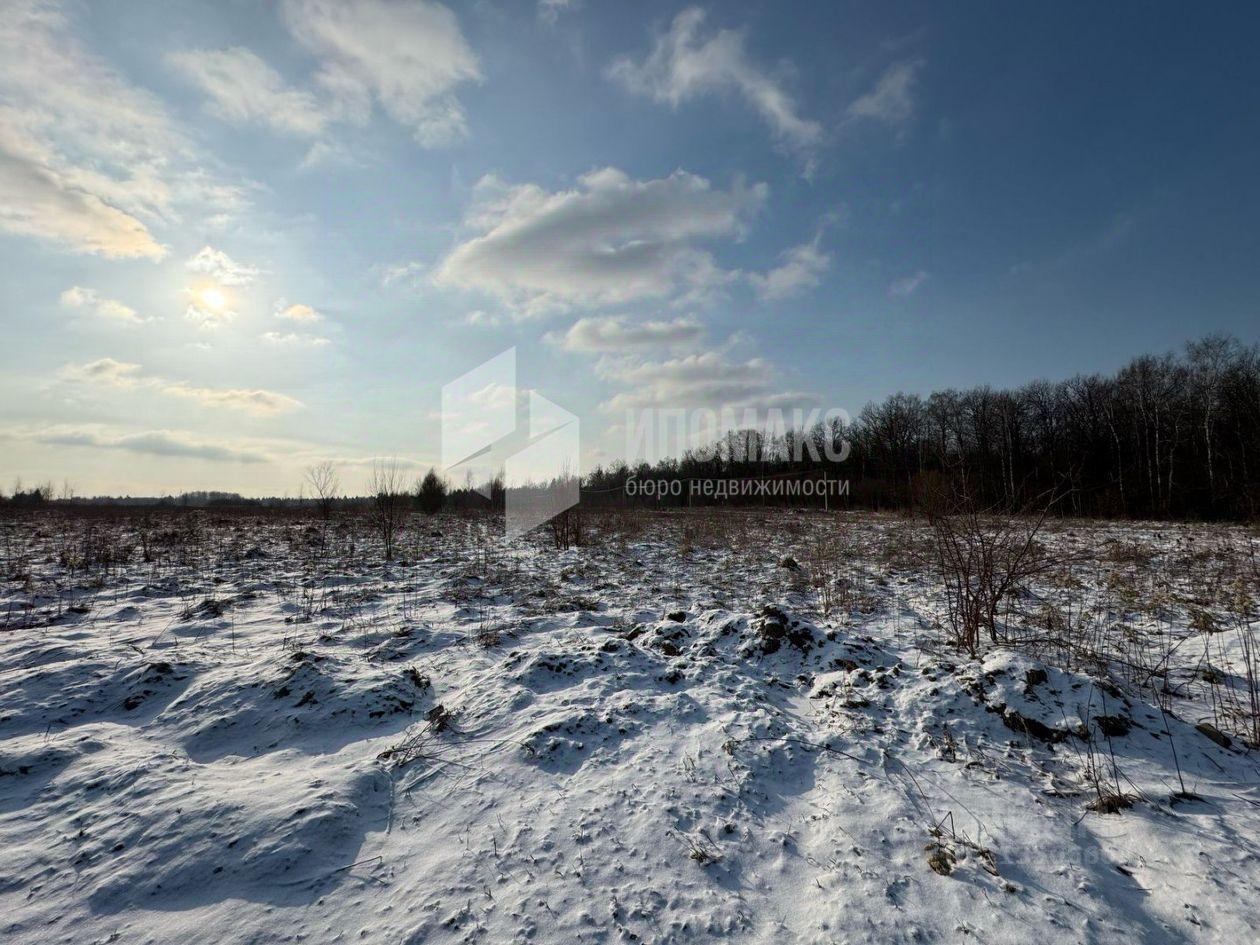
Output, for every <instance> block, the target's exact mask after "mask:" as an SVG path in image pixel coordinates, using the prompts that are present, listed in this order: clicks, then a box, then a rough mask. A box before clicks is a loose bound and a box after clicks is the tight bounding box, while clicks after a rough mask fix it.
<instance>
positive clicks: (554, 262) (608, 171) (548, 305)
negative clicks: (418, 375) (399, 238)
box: [433, 167, 767, 316]
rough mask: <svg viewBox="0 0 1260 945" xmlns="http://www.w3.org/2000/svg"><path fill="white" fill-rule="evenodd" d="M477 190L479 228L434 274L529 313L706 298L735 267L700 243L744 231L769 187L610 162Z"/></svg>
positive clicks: (474, 221) (490, 181)
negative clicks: (652, 172) (554, 182)
mask: <svg viewBox="0 0 1260 945" xmlns="http://www.w3.org/2000/svg"><path fill="white" fill-rule="evenodd" d="M476 194H477V196H476V199H475V201H474V205H473V207H472V209H471V210H470V211H469V213H468V215H467V217H466V219H465V223H466V225H467V226H468V227H469V228H470V229H471V230H474V231H476V232H477V235H476V236H474V237H473V238H471V239H469V240H467V241H466V242H464V243H461V244H460V245H458V246H457V247H456V248H455V249H454V250H452V251H451V253H450V254H449V255H447V256H446V258H445V259H443V260H442V261H441V262H440V263H439V265H438V266H437V267H436V269H435V271H434V273H433V280H434V281H435V282H436V283H437V284H438V285H444V286H450V287H455V288H462V289H473V290H477V291H480V292H483V293H486V294H488V295H492V296H495V297H497V298H498V299H500V300H501V301H502V302H503V303H504V304H506V305H508V306H510V307H511V308H512V309H513V310H514V312H515V313H516V314H517V315H523V316H528V315H534V314H539V313H543V312H548V311H555V310H565V309H568V308H570V307H572V306H574V305H586V306H606V305H617V304H622V303H626V302H633V301H637V300H642V299H661V298H672V299H673V300H675V301H694V300H696V299H697V298H701V297H703V296H704V295H706V294H707V293H709V292H710V291H711V290H713V289H714V288H716V287H717V286H719V285H721V284H722V283H724V282H728V281H730V280H731V279H732V278H734V277H735V274H734V273H729V272H725V271H723V270H722V269H720V268H719V267H718V266H717V264H716V263H715V262H714V259H713V256H712V255H711V254H710V253H709V252H708V251H707V250H705V249H702V248H700V246H699V245H697V244H698V243H699V242H700V241H701V240H706V239H713V238H718V237H726V238H732V239H734V238H739V237H741V236H742V235H743V233H744V232H745V229H746V224H747V220H748V218H749V217H751V216H752V215H753V214H755V213H756V212H757V211H758V210H759V209H760V207H761V206H762V204H763V203H764V201H765V198H766V194H767V188H766V187H765V185H764V184H756V185H753V186H745V185H743V184H742V183H741V182H737V183H736V184H735V186H733V187H732V189H731V190H729V191H723V190H717V189H714V188H713V187H712V186H710V184H709V182H708V181H707V180H705V179H704V178H703V177H697V176H696V175H694V174H689V173H687V172H686V171H681V170H679V171H675V172H674V173H673V174H671V175H670V176H668V177H664V178H659V179H656V180H648V181H638V180H634V179H632V178H631V177H629V176H628V175H626V174H625V173H624V172H622V171H620V170H617V169H616V168H612V167H606V168H603V169H601V170H596V171H592V172H590V173H589V174H586V175H585V176H583V177H581V178H579V179H578V185H577V187H575V188H574V189H571V190H564V191H559V192H556V193H549V192H547V191H545V190H543V189H542V188H541V187H539V186H538V185H536V184H525V185H521V186H516V187H510V186H507V185H505V184H503V183H502V182H500V181H499V180H498V179H496V178H493V177H488V178H483V179H482V181H481V182H480V183H479V184H478V185H477V191H476Z"/></svg>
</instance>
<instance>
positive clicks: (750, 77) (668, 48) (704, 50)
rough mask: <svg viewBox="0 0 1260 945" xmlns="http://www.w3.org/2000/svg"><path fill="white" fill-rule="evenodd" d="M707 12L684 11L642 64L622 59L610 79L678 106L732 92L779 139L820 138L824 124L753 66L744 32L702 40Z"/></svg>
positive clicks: (803, 142) (807, 142) (810, 141)
mask: <svg viewBox="0 0 1260 945" xmlns="http://www.w3.org/2000/svg"><path fill="white" fill-rule="evenodd" d="M704 17H705V13H704V11H703V10H701V9H700V8H699V7H690V8H688V9H686V10H683V11H682V12H681V13H679V14H678V15H677V16H676V17H674V22H673V24H672V25H671V26H670V28H669V31H668V32H667V33H665V34H664V35H661V36H658V37H656V41H655V43H654V45H653V47H652V50H651V52H650V53H648V56H647V58H646V59H644V60H642V61H641V62H636V61H635V60H633V59H631V58H629V57H626V56H623V57H620V58H618V59H616V60H615V61H614V62H613V63H612V65H611V66H610V67H609V69H608V75H609V77H610V78H612V79H614V80H616V81H618V82H620V83H621V84H622V85H624V86H625V87H626V88H627V89H629V90H631V91H632V92H637V93H639V94H641V95H646V96H648V97H649V98H651V99H652V100H653V101H656V102H660V103H662V104H667V105H669V106H671V107H673V108H677V107H678V106H679V105H680V104H682V103H684V102H688V101H691V100H693V99H696V98H699V97H701V96H704V95H709V94H713V93H716V92H723V91H728V90H729V91H734V92H737V93H738V94H740V95H741V96H743V98H744V99H745V100H746V101H747V102H748V104H749V105H750V106H751V107H752V108H753V109H754V110H755V111H756V112H757V113H758V114H759V115H760V116H761V118H762V120H763V121H765V122H766V124H768V125H769V126H770V129H771V131H772V132H773V133H774V135H775V137H776V138H777V139H778V140H779V141H781V142H783V143H785V144H789V145H792V146H794V147H798V148H810V147H813V146H815V145H817V144H818V143H819V142H820V141H821V138H822V126H821V125H820V124H819V123H818V122H816V121H813V120H811V119H808V118H803V117H801V116H800V114H798V112H797V107H796V103H795V102H793V100H792V97H791V96H790V95H789V94H788V93H787V92H786V91H785V90H784V89H783V87H782V85H781V84H780V83H779V82H778V81H777V80H776V79H775V78H774V77H772V76H771V75H769V74H768V73H767V72H765V71H764V70H763V69H761V68H760V67H759V66H757V65H756V64H755V63H753V62H752V61H751V60H750V59H749V58H748V54H747V52H746V51H745V49H744V34H743V33H742V32H737V31H734V30H718V31H717V32H716V33H714V34H713V35H712V36H710V37H708V38H707V39H705V40H703V41H701V39H700V36H699V33H700V27H701V25H702V24H703V22H704Z"/></svg>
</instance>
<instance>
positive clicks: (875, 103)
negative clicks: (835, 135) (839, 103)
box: [845, 60, 923, 134]
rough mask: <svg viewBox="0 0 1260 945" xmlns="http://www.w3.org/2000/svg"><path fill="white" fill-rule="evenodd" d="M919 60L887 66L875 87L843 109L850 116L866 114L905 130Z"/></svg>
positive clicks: (912, 106)
mask: <svg viewBox="0 0 1260 945" xmlns="http://www.w3.org/2000/svg"><path fill="white" fill-rule="evenodd" d="M922 66H923V63H922V62H921V61H919V60H913V61H910V62H898V63H894V64H893V65H891V66H889V67H888V69H887V70H885V72H884V74H883V75H882V76H880V77H879V81H878V82H876V83H875V87H874V88H873V89H871V90H870V91H869V92H867V93H866V94H865V95H863V96H862V97H861V98H859V99H857V100H855V101H854V102H853V103H852V104H850V105H849V107H848V109H846V111H845V114H846V115H847V117H848V118H849V119H859V118H867V119H871V120H873V121H877V122H880V123H881V124H884V125H887V126H888V127H889V128H892V129H893V130H894V131H896V132H898V133H899V134H904V133H905V131H906V130H907V128H908V127H909V125H910V121H911V119H913V118H914V111H915V102H914V93H915V87H916V85H917V83H918V75H919V70H920V69H921V68H922Z"/></svg>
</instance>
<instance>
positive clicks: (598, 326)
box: [545, 318, 704, 354]
mask: <svg viewBox="0 0 1260 945" xmlns="http://www.w3.org/2000/svg"><path fill="white" fill-rule="evenodd" d="M703 333H704V329H703V328H702V327H701V325H700V323H699V322H698V321H696V320H695V319H694V318H677V319H671V320H658V321H646V322H639V323H632V322H627V321H626V320H625V319H623V318H580V319H578V320H577V321H576V322H574V323H573V324H572V325H571V326H569V328H568V330H567V331H563V332H549V333H548V334H547V335H546V336H545V338H546V340H547V341H548V342H549V343H551V344H554V345H557V346H559V347H561V348H563V349H564V350H565V351H577V352H583V353H592V354H625V353H627V352H631V351H635V350H644V349H650V348H670V347H675V346H679V345H686V344H690V343H692V342H695V341H697V340H698V339H699V338H700V336H701V335H702V334H703Z"/></svg>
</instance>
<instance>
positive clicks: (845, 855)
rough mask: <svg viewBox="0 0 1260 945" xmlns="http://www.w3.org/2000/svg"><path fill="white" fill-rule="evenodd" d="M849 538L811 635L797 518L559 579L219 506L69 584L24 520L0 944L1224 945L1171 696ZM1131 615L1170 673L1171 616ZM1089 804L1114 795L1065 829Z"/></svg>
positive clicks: (1241, 859)
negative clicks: (945, 590)
mask: <svg viewBox="0 0 1260 945" xmlns="http://www.w3.org/2000/svg"><path fill="white" fill-rule="evenodd" d="M848 521H849V522H850V523H851V524H852V525H853V526H854V527H855V528H857V529H858V530H859V531H860V538H857V539H855V540H854V541H853V543H852V544H851V545H850V547H851V552H850V554H849V555H848V559H847V564H846V567H848V568H849V576H850V577H851V578H852V579H853V580H855V581H858V582H859V584H860V587H861V591H862V593H861V594H860V595H858V596H856V597H854V599H853V601H852V606H850V607H848V608H847V609H846V610H845V611H844V612H843V613H832V614H830V615H824V614H822V613H821V612H820V610H819V607H818V603H817V600H816V598H815V595H814V592H813V590H811V588H810V585H809V581H808V578H809V575H808V573H807V572H808V567H804V568H801V569H799V571H798V570H796V569H785V568H780V567H778V566H777V563H778V562H779V561H780V559H782V558H783V557H784V556H785V555H787V554H792V555H793V556H794V557H795V559H796V560H797V561H801V562H807V561H808V560H809V555H808V553H807V549H806V547H805V545H806V544H807V543H808V540H809V539H810V536H811V535H813V534H815V533H817V532H818V531H819V530H826V529H828V528H831V525H830V524H828V523H827V520H824V519H823V518H822V517H821V516H788V515H786V514H780V513H772V512H767V513H758V514H750V515H743V516H742V518H741V521H740V524H739V526H738V527H739V531H738V532H737V533H735V534H732V535H727V536H725V537H722V538H720V539H719V540H709V541H706V540H705V539H704V537H703V536H700V537H699V538H698V539H697V538H695V537H688V538H687V540H685V541H680V540H679V538H678V535H679V533H680V530H685V529H686V528H687V527H688V526H687V524H686V520H685V519H683V518H682V517H678V516H652V517H648V520H647V521H646V523H641V524H640V526H638V527H637V528H636V529H633V530H631V529H627V530H626V532H625V533H624V534H610V535H606V536H603V537H602V538H601V539H600V540H597V541H594V542H593V543H592V544H590V545H589V546H588V547H583V548H574V549H569V550H564V551H557V550H554V549H551V548H547V547H545V546H544V545H543V543H542V540H541V538H539V539H538V540H537V541H532V542H523V543H522V542H518V543H517V544H516V545H506V544H503V543H502V542H500V541H499V540H498V539H496V538H495V537H494V536H493V535H492V534H491V533H490V532H489V531H488V529H487V524H486V523H485V522H482V521H478V520H469V519H457V518H454V517H450V518H447V517H445V516H443V517H441V518H439V519H437V520H417V521H416V522H415V523H414V525H413V529H412V531H413V534H411V535H410V538H409V544H405V549H406V550H405V555H406V560H405V561H400V562H398V563H396V564H392V565H388V566H384V565H382V564H381V563H380V561H379V558H378V556H377V555H376V554H375V551H374V547H373V545H372V542H371V538H370V536H369V535H368V534H367V533H366V532H363V531H361V530H360V529H359V528H358V527H356V526H347V525H343V526H341V527H339V528H338V527H333V528H331V529H330V530H329V534H328V546H327V549H326V550H325V551H323V552H319V551H317V550H313V548H315V547H316V546H317V545H316V544H313V542H314V539H313V538H312V533H313V532H314V533H318V532H320V531H321V526H318V525H317V524H310V523H293V522H284V521H280V522H275V521H268V520H257V521H254V520H244V521H239V520H236V519H233V518H231V517H228V518H226V519H224V520H222V521H217V522H216V521H214V520H210V521H207V522H204V523H202V525H201V531H200V533H199V536H198V537H197V538H196V539H195V540H189V541H187V542H184V543H181V541H183V540H182V539H180V540H177V539H171V544H170V547H169V548H168V549H167V550H166V551H165V552H164V553H163V554H161V555H159V560H158V561H157V562H155V563H151V564H144V563H142V562H140V561H139V560H138V556H137V557H135V558H133V560H132V561H131V562H130V563H128V564H126V565H123V566H114V567H110V568H107V569H104V570H100V571H95V572H93V571H90V570H89V571H78V572H75V573H73V574H71V573H67V571H66V569H65V568H64V567H63V566H62V565H61V564H59V562H58V560H57V555H56V554H55V549H56V547H57V545H58V543H59V542H63V541H64V540H65V536H60V535H59V534H58V533H57V532H56V530H55V529H50V528H49V527H46V526H43V525H40V524H38V523H36V524H30V523H27V524H24V525H23V526H22V527H23V528H25V529H27V530H28V533H27V535H26V540H27V541H29V543H30V544H31V545H32V547H34V549H35V551H34V553H33V554H32V555H31V556H30V558H29V561H27V562H26V565H27V567H26V568H25V570H26V571H27V572H28V574H27V575H26V576H25V577H23V579H21V580H17V579H11V580H9V581H8V582H7V583H6V584H5V585H4V595H5V596H4V598H3V601H2V604H3V606H4V608H5V610H6V611H7V612H8V613H9V614H10V621H9V622H8V623H7V624H6V625H5V629H3V630H0V683H2V685H0V936H3V939H4V940H5V941H14V942H22V943H28V942H29V943H52V942H75V943H82V942H98V941H100V942H103V941H125V942H128V943H131V942H163V943H165V942H174V941H180V942H189V943H198V942H206V943H221V942H225V941H232V942H276V941H291V942H299V941H313V942H350V941H355V942H364V941H366V942H389V943H412V942H414V943H419V942H490V943H506V942H531V941H533V942H566V943H569V942H696V941H718V940H736V941H746V942H766V943H772V942H773V943H783V942H807V943H815V942H816V943H824V942H827V943H830V942H931V941H950V942H952V941H958V940H960V939H963V938H974V939H975V940H976V941H980V942H987V943H998V942H1012V943H1016V942H1018V943H1025V942H1028V941H1030V940H1033V938H1034V936H1037V937H1044V936H1047V935H1050V936H1055V937H1056V938H1058V939H1061V940H1064V941H1090V942H1124V943H1132V942H1134V941H1135V940H1136V941H1147V942H1176V941H1193V942H1228V943H1235V942H1240V941H1246V940H1249V939H1250V938H1251V937H1252V935H1253V934H1254V929H1255V928H1256V927H1258V926H1260V906H1258V905H1257V903H1256V902H1255V901H1254V900H1255V897H1254V895H1253V891H1254V890H1255V889H1256V888H1257V886H1258V885H1260V777H1258V775H1260V768H1258V767H1257V763H1256V758H1255V755H1254V753H1253V752H1251V751H1250V750H1248V749H1247V748H1246V746H1245V745H1244V744H1243V743H1242V741H1241V740H1240V739H1239V738H1238V737H1237V736H1236V735H1235V737H1233V738H1232V739H1231V744H1230V746H1229V747H1228V748H1227V747H1224V746H1222V745H1219V744H1217V743H1216V742H1214V741H1212V740H1211V739H1209V738H1207V737H1206V736H1205V735H1203V734H1202V733H1201V732H1200V731H1198V730H1196V728H1195V725H1196V724H1197V723H1199V722H1201V721H1203V720H1204V719H1205V718H1207V717H1208V712H1207V711H1206V709H1205V706H1204V704H1203V703H1202V701H1196V698H1195V693H1196V690H1195V689H1194V688H1193V687H1191V686H1189V685H1187V686H1186V687H1185V689H1184V694H1183V695H1184V697H1181V698H1179V699H1178V700H1175V704H1174V706H1173V711H1172V712H1168V713H1165V712H1164V711H1162V710H1161V709H1160V707H1159V706H1158V705H1156V704H1154V703H1153V702H1152V701H1151V689H1150V688H1149V687H1147V688H1142V687H1140V686H1138V685H1136V684H1135V682H1134V681H1132V680H1129V679H1125V678H1122V674H1111V675H1109V674H1108V673H1107V672H1105V668H1103V667H1092V668H1091V667H1081V666H1074V667H1067V666H1064V665H1055V664H1053V663H1052V662H1049V661H1046V660H1043V659H1040V658H1038V656H1036V655H1034V654H1033V653H1031V652H1030V651H1029V650H1027V649H1025V648H1006V647H991V648H989V649H988V650H987V651H986V652H984V653H982V654H980V656H979V657H978V658H977V659H974V660H973V659H970V658H969V657H967V656H966V655H964V654H962V653H959V652H957V651H955V650H950V649H948V648H946V647H945V646H944V645H943V644H942V643H941V639H940V634H939V633H938V632H937V631H936V629H935V626H936V623H937V622H938V621H939V620H940V614H941V610H940V601H939V599H938V595H936V594H935V592H934V590H933V584H932V581H931V580H930V577H929V576H928V575H927V574H926V573H925V572H924V570H923V569H922V567H921V566H918V567H916V566H910V565H908V564H907V563H906V561H904V560H901V559H900V558H899V557H898V555H897V554H895V553H894V552H893V551H889V550H888V549H895V547H896V546H897V545H898V544H899V543H900V542H903V541H905V540H908V538H907V534H906V533H905V530H906V529H913V528H915V527H916V526H910V525H907V524H906V523H903V522H900V521H898V520H895V519H885V518H881V517H878V516H853V517H851V519H848ZM1116 528H1119V526H1116ZM1126 528H1128V529H1129V531H1126V532H1125V533H1124V534H1125V537H1126V540H1130V539H1131V540H1134V541H1138V540H1140V541H1143V542H1146V543H1149V544H1151V545H1153V546H1154V547H1156V548H1158V549H1162V551H1161V553H1168V554H1173V553H1176V551H1177V549H1178V548H1180V547H1182V546H1183V545H1184V544H1185V543H1186V542H1187V541H1193V540H1196V539H1197V540H1198V541H1199V543H1200V544H1202V543H1204V542H1210V541H1217V540H1218V539H1219V535H1215V534H1213V535H1206V536H1205V535H1200V534H1198V533H1195V532H1194V531H1193V530H1190V529H1186V530H1169V529H1165V530H1162V531H1156V530H1154V529H1152V528H1148V527H1127V526H1126ZM1101 529H1102V527H1101V526H1098V527H1097V528H1095V527H1094V526H1079V527H1077V528H1075V529H1065V530H1063V531H1062V532H1060V533H1058V534H1056V535H1055V536H1054V537H1053V540H1054V541H1056V542H1059V543H1062V544H1064V545H1065V546H1066V545H1076V544H1086V545H1088V544H1097V543H1098V541H1099V540H1100V539H1099V535H1098V534H1096V532H1097V531H1098V530H1101ZM827 534H830V533H827ZM908 537H909V540H913V539H914V538H915V535H913V534H911V535H909V536H908ZM918 537H919V538H921V537H922V536H921V535H920V536H918ZM1234 537H1235V538H1238V540H1249V539H1246V538H1245V537H1243V538H1239V537H1238V536H1234ZM10 577H11V578H12V577H13V576H12V575H10ZM1100 586H1101V582H1100V581H1099V580H1095V579H1094V578H1093V577H1087V579H1086V580H1085V581H1084V584H1083V587H1082V588H1081V589H1079V591H1074V592H1073V593H1078V594H1079V596H1080V597H1081V599H1085V598H1087V597H1089V596H1090V595H1093V594H1096V593H1097V592H1098V589H1099V587H1100ZM67 602H74V604H75V607H74V609H69V608H68V607H67V606H66V604H67ZM1196 606H1198V605H1196ZM1159 607H1160V608H1161V609H1160V614H1162V616H1150V617H1149V620H1150V621H1153V622H1152V623H1151V624H1150V626H1151V628H1152V629H1151V632H1153V633H1154V632H1159V633H1175V634H1179V635H1181V636H1179V639H1181V638H1184V640H1185V643H1184V645H1183V646H1182V647H1180V649H1179V650H1178V652H1179V653H1186V654H1190V653H1191V652H1194V651H1195V648H1196V647H1198V646H1200V645H1201V644H1200V643H1199V642H1198V641H1199V635H1196V634H1194V633H1193V631H1191V630H1190V629H1189V621H1190V620H1191V619H1192V618H1191V616H1190V612H1189V610H1188V609H1187V608H1186V607H1185V606H1184V602H1178V601H1175V600H1172V601H1169V602H1161V603H1160V604H1159ZM13 615H17V616H16V617H14V616H13ZM1121 616H1123V619H1124V620H1125V621H1126V623H1127V625H1128V626H1130V627H1132V626H1141V625H1143V624H1142V620H1143V619H1148V618H1141V617H1139V616H1138V615H1137V614H1128V615H1121ZM1161 620H1162V621H1165V622H1166V623H1164V624H1161V623H1160V621H1161ZM1213 636H1217V635H1213ZM1212 645H1213V646H1215V647H1218V648H1220V649H1222V651H1229V652H1233V649H1232V648H1233V647H1234V644H1233V643H1232V642H1231V641H1228V640H1225V639H1219V640H1214V641H1213V642H1212ZM1193 666H1194V663H1193V661H1189V662H1187V663H1186V665H1185V666H1182V665H1181V664H1178V671H1179V672H1180V671H1184V673H1185V678H1186V679H1187V681H1188V680H1189V679H1190V678H1191V677H1192V676H1193ZM1113 676H1114V678H1113ZM1178 769H1180V774H1179V773H1178ZM1183 782H1184V788H1183V786H1182V784H1183ZM1099 784H1101V785H1103V788H1104V789H1105V790H1109V791H1112V792H1114V793H1116V794H1123V795H1131V796H1132V798H1133V799H1134V800H1133V802H1132V806H1130V807H1128V809H1125V810H1122V811H1120V812H1119V813H1114V814H1107V813H1099V812H1096V811H1093V810H1091V809H1090V805H1091V804H1092V803H1093V802H1095V801H1096V800H1097V797H1098V793H1099V790H1100V789H1099V787H1098V786H1097V785H1099ZM938 869H939V870H940V872H938V871H937V870H938Z"/></svg>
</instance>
